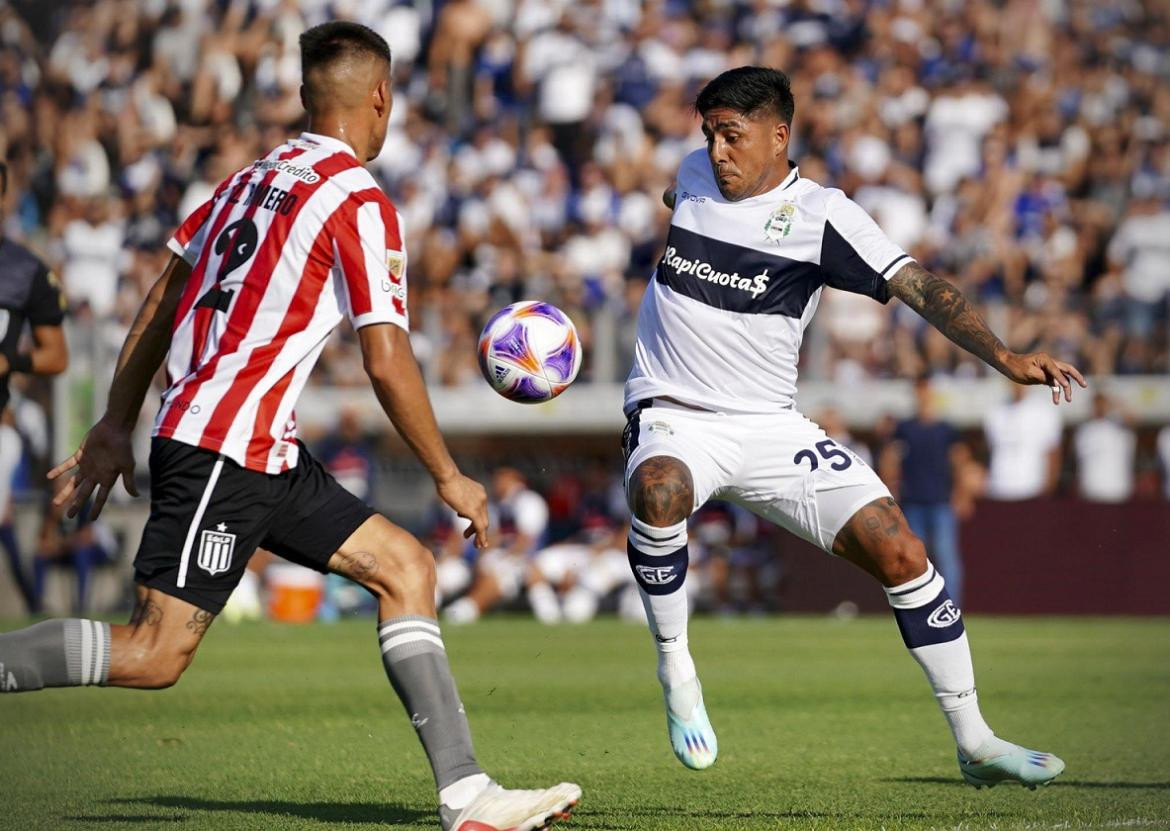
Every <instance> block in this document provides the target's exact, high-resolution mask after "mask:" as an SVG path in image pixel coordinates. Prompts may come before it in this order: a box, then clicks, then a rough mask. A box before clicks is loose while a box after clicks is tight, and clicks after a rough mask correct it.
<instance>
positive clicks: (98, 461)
mask: <svg viewBox="0 0 1170 831" xmlns="http://www.w3.org/2000/svg"><path fill="white" fill-rule="evenodd" d="M74 468H76V469H77V470H76V471H75V472H74V474H73V476H72V477H71V478H70V479H69V481H67V482H66V483H65V486H64V487H63V488H61V492H60V493H58V494H57V495H56V496H55V497H54V498H53V504H54V505H56V506H57V507H60V506H62V505H64V504H65V503H66V502H68V503H69V507H68V509H67V511H66V513H67V515H68V516H70V517H75V516H77V513H78V511H80V510H81V508H82V506H83V505H85V503H86V500H88V499H89V498H90V496H92V495H93V492H94V489H95V488H96V489H97V496H95V497H94V501H93V508H92V509H91V510H90V512H89V516H90V519H97V517H98V514H100V513H101V512H102V508H103V507H104V506H105V504H106V499H108V498H109V496H110V491H111V490H112V489H113V487H114V483H115V482H117V481H118V477H119V476H120V477H122V484H123V485H125V486H126V490H127V491H129V492H130V495H131V496H138V488H137V487H136V486H135V484H134V452H133V450H132V449H131V442H130V431H129V430H124V429H121V428H119V427H116V426H114V425H112V424H110V423H109V422H107V421H105V420H104V419H103V420H101V421H99V422H98V423H97V424H95V425H94V426H93V428H92V429H91V430H90V431H89V432H88V433H87V434H86V436H85V438H84V439H83V440H82V442H81V447H79V448H78V449H77V452H76V453H74V454H73V455H72V456H70V457H69V458H68V459H66V460H65V461H63V462H61V464H59V465H57V466H56V467H55V468H53V469H52V470H50V471H49V478H50V479H56V478H57V477H58V476H61V475H63V474H65V473H68V472H69V471H70V470H73V469H74Z"/></svg>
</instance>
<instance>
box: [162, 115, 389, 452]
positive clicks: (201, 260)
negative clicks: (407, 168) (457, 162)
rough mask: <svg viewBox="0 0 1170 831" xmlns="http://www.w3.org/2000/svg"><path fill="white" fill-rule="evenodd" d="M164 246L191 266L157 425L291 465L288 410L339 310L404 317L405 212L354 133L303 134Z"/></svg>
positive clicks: (187, 438) (219, 193)
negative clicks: (350, 136) (354, 146)
mask: <svg viewBox="0 0 1170 831" xmlns="http://www.w3.org/2000/svg"><path fill="white" fill-rule="evenodd" d="M168 246H169V247H170V249H171V250H172V251H174V252H175V253H176V254H178V255H179V256H181V257H183V259H185V260H186V261H187V262H188V263H190V264H191V267H192V272H191V279H190V281H189V282H188V284H187V286H186V288H185V289H184V291H183V296H182V299H181V300H180V303H179V309H178V311H177V313H176V314H175V321H174V329H173V333H172V339H171V348H170V353H169V354H168V355H167V364H166V367H167V381H168V387H167V390H166V392H165V393H163V396H162V406H161V407H160V409H159V412H158V417H157V419H156V420H155V425H154V435H156V436H161V437H164V438H170V439H174V440H176V441H180V442H183V443H185V444H191V445H195V446H197V447H203V448H206V449H207V450H211V451H214V452H216V453H220V454H222V455H224V456H226V457H228V458H229V459H232V460H233V461H235V462H236V463H238V464H240V465H243V466H244V467H246V468H249V469H251V470H258V471H263V472H266V473H280V472H281V471H284V470H288V469H289V468H291V467H293V466H294V465H295V464H296V462H297V444H296V441H295V439H296V416H295V414H294V412H293V408H294V407H295V405H296V401H297V398H298V397H299V396H300V393H301V390H302V389H303V388H304V385H305V381H306V379H307V378H308V376H309V372H310V371H311V370H312V368H313V365H314V364H315V363H316V362H317V358H318V356H319V355H320V354H321V350H322V348H323V347H324V346H325V341H326V339H327V338H328V337H329V334H330V332H332V331H333V329H334V327H336V326H337V324H338V323H340V322H341V319H342V316H343V314H344V315H345V316H348V317H349V320H350V322H351V323H352V325H353V327H354V328H355V329H358V328H361V327H362V326H368V325H370V324H373V323H392V324H395V325H397V326H401V327H402V328H404V329H406V328H407V327H408V317H407V311H406V250H405V247H404V245H403V242H402V234H401V232H400V230H399V216H398V212H397V211H396V210H395V209H394V205H393V204H392V203H391V202H390V200H389V199H388V198H387V197H386V195H385V194H384V193H383V192H382V190H381V189H380V188H379V187H378V185H377V183H376V182H375V181H374V178H373V177H372V176H371V175H370V173H369V172H368V171H367V170H366V169H365V168H364V167H362V165H361V163H360V162H359V161H358V159H357V158H356V157H355V156H354V153H353V151H352V150H351V149H350V147H349V146H348V145H347V144H345V143H344V142H342V141H339V140H338V139H335V138H331V137H328V136H319V135H315V134H312V133H302V134H301V135H300V137H298V138H296V139H293V140H291V141H289V142H288V143H287V144H284V145H282V146H281V147H278V148H276V149H275V150H273V151H272V152H271V153H269V154H268V155H267V156H265V157H264V158H263V159H259V160H257V161H255V162H253V163H252V164H250V165H248V166H247V167H245V168H243V169H242V170H240V171H238V172H237V173H235V174H234V175H233V176H231V177H229V178H228V179H227V180H226V181H224V182H223V183H222V184H221V185H220V186H219V188H217V189H216V191H215V194H214V195H213V196H212V197H211V199H209V200H208V201H207V203H206V204H204V205H203V206H201V207H200V208H199V209H198V210H196V211H195V212H194V213H193V214H191V216H189V217H188V218H187V220H186V221H185V222H184V223H183V224H182V225H181V226H180V227H179V229H178V230H177V231H176V232H175V235H174V237H172V238H171V240H170V242H169V243H168Z"/></svg>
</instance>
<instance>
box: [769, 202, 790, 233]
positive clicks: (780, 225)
mask: <svg viewBox="0 0 1170 831" xmlns="http://www.w3.org/2000/svg"><path fill="white" fill-rule="evenodd" d="M794 219H796V204H795V203H793V202H781V203H780V205H779V207H777V208H776V210H774V211H772V213H770V214H769V215H768V220H767V221H766V222H765V223H764V236H766V237H767V238H768V239H770V240H772V242H780V240H782V239H784V238H785V237H786V236H788V235H789V234H790V233H791V232H792V221H793V220H794Z"/></svg>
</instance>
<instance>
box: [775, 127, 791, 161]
mask: <svg viewBox="0 0 1170 831" xmlns="http://www.w3.org/2000/svg"><path fill="white" fill-rule="evenodd" d="M791 133H792V128H791V127H789V126H788V125H787V124H785V123H784V122H783V121H777V122H776V130H775V132H774V133H773V134H772V147H773V151H774V155H775V156H777V157H780V156H783V155H784V154H785V153H786V152H787V151H788V139H789V137H790V135H791Z"/></svg>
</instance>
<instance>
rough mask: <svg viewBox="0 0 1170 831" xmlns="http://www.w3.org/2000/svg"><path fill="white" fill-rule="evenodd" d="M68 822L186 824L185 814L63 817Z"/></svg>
mask: <svg viewBox="0 0 1170 831" xmlns="http://www.w3.org/2000/svg"><path fill="white" fill-rule="evenodd" d="M63 819H67V820H69V821H70V822H84V823H87V824H88V823H91V822H99V823H100V822H127V823H130V822H141V823H142V824H143V825H157V824H158V823H160V822H186V821H187V817H186V815H185V814H179V815H178V816H172V817H160V816H158V815H157V814H151V815H149V816H147V815H145V814H102V815H101V816H100V817H80V816H79V817H64V818H63Z"/></svg>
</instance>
